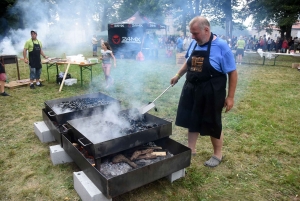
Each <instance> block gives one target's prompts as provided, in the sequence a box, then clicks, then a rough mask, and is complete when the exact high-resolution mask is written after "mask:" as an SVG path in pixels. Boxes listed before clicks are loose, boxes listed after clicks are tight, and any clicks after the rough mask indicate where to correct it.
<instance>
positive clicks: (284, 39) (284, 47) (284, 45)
mask: <svg viewBox="0 0 300 201" xmlns="http://www.w3.org/2000/svg"><path fill="white" fill-rule="evenodd" d="M288 47H289V45H288V41H287V39H286V37H283V41H282V45H281V53H286V51H287V49H288Z"/></svg>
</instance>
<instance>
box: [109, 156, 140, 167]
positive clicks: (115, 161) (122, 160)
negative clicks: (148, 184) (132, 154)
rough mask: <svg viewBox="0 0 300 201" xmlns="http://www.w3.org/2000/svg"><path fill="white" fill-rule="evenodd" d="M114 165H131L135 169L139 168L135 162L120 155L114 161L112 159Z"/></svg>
mask: <svg viewBox="0 0 300 201" xmlns="http://www.w3.org/2000/svg"><path fill="white" fill-rule="evenodd" d="M112 162H113V163H121V162H124V163H127V164H128V165H130V166H131V167H133V168H137V164H135V163H134V162H132V161H130V160H129V159H128V158H126V157H125V156H124V155H122V154H118V155H116V156H115V157H114V158H113V159H112Z"/></svg>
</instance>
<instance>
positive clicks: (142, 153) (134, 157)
mask: <svg viewBox="0 0 300 201" xmlns="http://www.w3.org/2000/svg"><path fill="white" fill-rule="evenodd" d="M152 152H153V149H145V150H137V151H135V152H133V154H132V156H131V158H130V160H131V161H134V160H136V159H137V158H139V156H141V155H144V154H149V153H152Z"/></svg>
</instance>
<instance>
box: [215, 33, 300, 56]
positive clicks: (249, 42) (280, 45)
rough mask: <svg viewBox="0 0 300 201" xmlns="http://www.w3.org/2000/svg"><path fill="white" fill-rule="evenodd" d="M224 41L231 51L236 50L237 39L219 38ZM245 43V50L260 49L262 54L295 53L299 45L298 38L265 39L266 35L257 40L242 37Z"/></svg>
mask: <svg viewBox="0 0 300 201" xmlns="http://www.w3.org/2000/svg"><path fill="white" fill-rule="evenodd" d="M221 38H223V39H224V40H226V41H227V43H228V45H229V46H230V47H231V49H237V41H238V39H237V37H236V36H233V37H232V38H231V39H230V38H226V37H224V36H221ZM242 39H243V40H244V41H245V48H244V49H245V50H252V51H257V50H258V49H262V51H264V52H267V51H268V52H271V51H274V52H278V53H290V52H293V51H294V52H296V50H300V44H299V39H298V37H289V38H286V37H283V38H281V37H277V38H276V39H273V38H271V37H267V36H266V35H263V36H260V37H258V38H256V37H255V36H254V37H249V36H248V37H247V36H245V37H242Z"/></svg>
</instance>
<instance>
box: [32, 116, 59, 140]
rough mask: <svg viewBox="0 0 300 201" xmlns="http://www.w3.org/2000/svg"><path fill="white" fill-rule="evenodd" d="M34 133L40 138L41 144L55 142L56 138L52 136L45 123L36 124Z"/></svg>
mask: <svg viewBox="0 0 300 201" xmlns="http://www.w3.org/2000/svg"><path fill="white" fill-rule="evenodd" d="M34 132H35V134H36V135H37V136H38V138H39V139H40V141H41V142H44V143H45V142H53V141H55V138H54V137H53V135H52V134H51V132H50V130H49V128H48V126H47V125H46V124H45V122H44V121H39V122H35V123H34Z"/></svg>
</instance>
